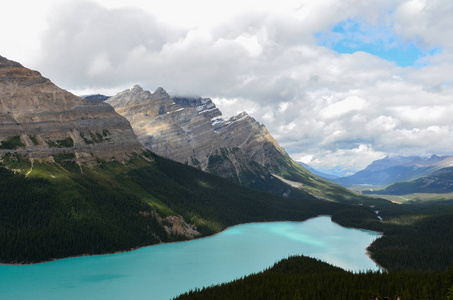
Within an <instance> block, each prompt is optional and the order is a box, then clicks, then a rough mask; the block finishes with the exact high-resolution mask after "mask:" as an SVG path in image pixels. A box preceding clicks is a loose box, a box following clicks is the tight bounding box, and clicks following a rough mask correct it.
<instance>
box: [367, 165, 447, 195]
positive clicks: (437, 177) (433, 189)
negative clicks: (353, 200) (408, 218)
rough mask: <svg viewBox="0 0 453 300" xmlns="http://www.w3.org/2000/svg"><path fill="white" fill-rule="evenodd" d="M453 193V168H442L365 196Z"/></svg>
mask: <svg viewBox="0 0 453 300" xmlns="http://www.w3.org/2000/svg"><path fill="white" fill-rule="evenodd" d="M452 192H453V167H448V168H442V169H439V170H437V171H434V172H432V173H431V174H429V175H427V176H424V177H421V178H418V179H414V180H411V181H405V182H395V183H393V184H391V185H389V186H388V187H386V188H385V189H382V190H376V191H364V192H363V193H364V194H381V195H407V194H415V193H422V194H426V193H434V194H446V193H452Z"/></svg>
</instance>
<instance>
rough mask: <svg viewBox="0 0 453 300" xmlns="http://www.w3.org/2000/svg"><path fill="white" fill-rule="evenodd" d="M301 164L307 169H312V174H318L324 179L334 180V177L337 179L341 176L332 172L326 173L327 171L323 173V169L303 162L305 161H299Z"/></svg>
mask: <svg viewBox="0 0 453 300" xmlns="http://www.w3.org/2000/svg"><path fill="white" fill-rule="evenodd" d="M297 163H298V164H299V165H301V166H302V167H304V168H305V169H307V170H308V171H310V172H311V173H312V174H314V175H317V176H319V177H322V178H324V179H327V180H332V179H336V178H338V177H339V176H336V175H331V174H326V173H323V172H321V171H318V170H316V169H314V168H312V167H311V166H309V165H307V164H305V163H303V162H297Z"/></svg>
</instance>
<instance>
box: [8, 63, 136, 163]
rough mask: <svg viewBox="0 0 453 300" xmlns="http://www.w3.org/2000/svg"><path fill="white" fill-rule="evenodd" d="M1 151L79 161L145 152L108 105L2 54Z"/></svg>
mask: <svg viewBox="0 0 453 300" xmlns="http://www.w3.org/2000/svg"><path fill="white" fill-rule="evenodd" d="M0 142H1V144H0V154H3V155H4V154H5V153H18V154H21V155H22V156H24V157H27V158H31V159H34V158H39V159H50V160H52V159H53V156H54V155H58V154H68V153H69V154H70V155H69V156H66V158H71V159H73V160H75V161H77V162H92V161H95V159H96V157H97V158H101V159H104V160H113V159H116V160H127V159H128V158H129V156H130V155H131V154H132V153H139V152H142V151H143V146H141V145H140V143H139V142H138V141H137V138H136V136H135V135H134V133H133V130H132V128H131V126H130V124H129V122H128V121H127V120H126V119H125V118H123V117H121V116H120V115H118V114H117V113H116V112H115V110H114V109H113V108H112V107H111V106H110V105H108V104H106V103H103V102H99V101H93V100H87V99H82V98H79V97H77V96H75V95H73V94H71V93H69V92H67V91H65V90H63V89H60V88H59V87H57V86H56V85H54V84H53V83H52V82H51V81H50V80H49V79H47V78H44V77H43V76H41V74H40V73H39V72H37V71H33V70H30V69H27V68H25V67H23V66H22V65H20V64H19V63H17V62H13V61H10V60H8V59H6V58H4V57H1V56H0Z"/></svg>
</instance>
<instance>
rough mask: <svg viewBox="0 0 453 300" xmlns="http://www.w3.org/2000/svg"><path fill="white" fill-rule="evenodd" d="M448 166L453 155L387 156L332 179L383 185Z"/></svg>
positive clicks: (406, 179)
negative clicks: (356, 170)
mask: <svg viewBox="0 0 453 300" xmlns="http://www.w3.org/2000/svg"><path fill="white" fill-rule="evenodd" d="M448 166H453V157H449V156H436V155H432V156H431V157H430V158H422V157H418V156H410V157H402V156H397V157H388V156H387V157H385V158H383V159H379V160H376V161H374V162H372V163H371V164H370V165H369V166H367V167H366V168H365V169H364V170H362V171H359V172H357V173H355V174H354V175H351V176H347V177H341V178H337V179H333V180H332V181H333V182H335V183H337V184H340V185H342V186H354V185H381V186H382V185H388V184H391V183H394V182H398V181H408V180H412V179H415V178H418V177H422V176H426V175H428V174H430V173H432V172H433V171H435V170H439V169H441V168H444V167H448Z"/></svg>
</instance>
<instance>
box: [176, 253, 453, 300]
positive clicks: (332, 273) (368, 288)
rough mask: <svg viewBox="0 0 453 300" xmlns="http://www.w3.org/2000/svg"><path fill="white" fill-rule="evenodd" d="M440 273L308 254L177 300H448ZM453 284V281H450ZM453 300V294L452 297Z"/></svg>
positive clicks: (186, 294) (449, 283) (198, 290)
mask: <svg viewBox="0 0 453 300" xmlns="http://www.w3.org/2000/svg"><path fill="white" fill-rule="evenodd" d="M452 273H453V271H450V273H449V274H446V273H445V272H441V271H435V272H416V271H410V272H409V271H408V272H388V273H386V272H371V271H369V272H364V273H351V272H347V271H344V270H342V269H340V268H337V267H334V266H332V265H329V264H327V263H324V262H321V261H318V260H316V259H313V258H308V257H304V256H298V257H290V258H288V259H284V260H282V261H280V262H278V263H277V264H275V265H274V266H273V267H271V268H269V269H267V270H266V271H263V272H260V273H258V274H254V275H250V276H247V277H245V278H241V279H237V280H235V281H233V282H230V283H225V284H221V285H217V286H212V287H207V288H203V289H196V290H193V291H190V292H187V293H185V294H183V295H180V296H179V297H177V298H175V299H178V300H189V299H190V300H201V299H210V300H213V299H216V300H217V299H218V300H221V299H225V300H227V299H228V300H234V299H275V300H283V299H288V300H291V299H295V300H298V299H310V300H317V299H319V300H325V299H335V300H343V299H344V300H352V299H357V300H366V299H370V298H371V297H372V296H373V295H375V296H377V297H378V298H379V299H384V297H389V298H390V299H396V297H398V296H399V297H401V299H403V300H408V299H427V297H428V296H430V297H433V299H445V297H446V296H447V290H448V288H449V287H450V286H451V287H452V289H453V282H449V281H448V280H449V279H448V278H449V277H453V276H452ZM450 280H451V279H450ZM450 295H451V296H453V292H452V293H450Z"/></svg>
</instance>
